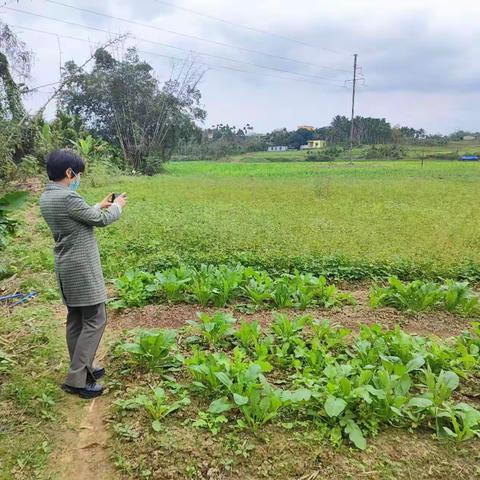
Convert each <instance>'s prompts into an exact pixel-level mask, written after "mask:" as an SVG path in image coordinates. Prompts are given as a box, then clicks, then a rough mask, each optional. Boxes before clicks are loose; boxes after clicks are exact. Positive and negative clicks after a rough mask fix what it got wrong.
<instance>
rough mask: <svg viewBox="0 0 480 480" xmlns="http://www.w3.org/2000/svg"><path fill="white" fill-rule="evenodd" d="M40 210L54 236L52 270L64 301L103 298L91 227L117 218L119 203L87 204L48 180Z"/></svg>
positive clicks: (88, 301) (77, 303) (79, 303)
mask: <svg viewBox="0 0 480 480" xmlns="http://www.w3.org/2000/svg"><path fill="white" fill-rule="evenodd" d="M40 210H41V212H42V215H43V217H44V218H45V221H46V222H47V224H48V226H49V227H50V230H51V231H52V234H53V238H54V240H55V246H54V247H53V253H54V256H55V273H56V275H57V281H58V285H59V287H60V292H61V294H62V298H63V301H64V303H65V304H66V305H69V306H71V307H83V306H87V305H96V304H98V303H103V302H105V301H106V299H107V292H106V289H105V282H104V279H103V273H102V265H101V263H100V255H99V252H98V246H97V241H96V239H95V234H94V231H93V227H105V226H107V225H109V224H110V223H113V222H114V221H115V220H118V219H119V218H120V214H121V211H122V208H121V206H120V205H117V204H113V205H112V206H111V207H109V208H106V209H100V206H98V205H96V206H94V207H91V206H90V205H88V204H87V203H86V202H85V200H84V199H83V198H82V197H81V196H80V195H79V194H78V193H76V192H73V191H71V190H70V189H68V188H67V187H64V186H62V185H59V184H57V183H54V182H50V183H49V184H48V185H47V186H46V188H45V191H44V192H43V193H42V195H41V196H40Z"/></svg>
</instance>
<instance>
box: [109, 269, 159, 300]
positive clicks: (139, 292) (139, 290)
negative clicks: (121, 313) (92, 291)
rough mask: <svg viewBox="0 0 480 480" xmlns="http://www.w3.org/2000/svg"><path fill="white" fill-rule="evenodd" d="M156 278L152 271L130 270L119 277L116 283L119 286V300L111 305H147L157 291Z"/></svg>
mask: <svg viewBox="0 0 480 480" xmlns="http://www.w3.org/2000/svg"><path fill="white" fill-rule="evenodd" d="M154 278H155V277H154V276H153V275H151V274H150V273H147V272H141V271H128V272H127V273H125V275H122V276H121V277H119V278H117V279H116V280H115V281H114V285H115V287H116V288H117V292H118V297H119V300H116V301H114V302H111V306H112V307H114V308H124V307H141V306H143V305H146V304H147V303H148V302H149V301H150V300H151V299H152V298H153V297H154V296H155V294H156V293H157V287H156V285H155V284H154Z"/></svg>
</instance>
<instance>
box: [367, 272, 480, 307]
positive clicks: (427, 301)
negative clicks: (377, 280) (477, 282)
mask: <svg viewBox="0 0 480 480" xmlns="http://www.w3.org/2000/svg"><path fill="white" fill-rule="evenodd" d="M388 283H389V285H388V286H387V287H379V286H378V285H375V286H373V287H372V289H371V291H370V305H371V306H372V308H377V307H381V306H386V307H393V308H396V309H398V310H407V311H411V312H420V311H424V310H433V309H443V310H447V311H449V312H456V313H460V314H462V315H478V314H479V313H480V307H479V300H478V297H477V296H476V295H474V293H473V292H472V290H471V289H470V287H469V286H468V283H467V282H455V281H453V280H446V282H445V283H444V284H443V285H441V284H438V283H435V282H424V281H422V280H414V281H413V282H410V283H406V284H405V283H402V282H401V281H400V280H399V279H398V278H396V277H390V278H389V279H388Z"/></svg>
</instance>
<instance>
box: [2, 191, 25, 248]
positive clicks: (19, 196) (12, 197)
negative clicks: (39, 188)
mask: <svg viewBox="0 0 480 480" xmlns="http://www.w3.org/2000/svg"><path fill="white" fill-rule="evenodd" d="M27 198H28V192H10V193H6V194H5V195H3V196H2V197H0V249H2V248H4V247H5V245H6V243H7V238H8V237H9V236H10V235H13V234H14V233H15V230H16V228H17V225H18V221H17V220H15V219H13V218H12V217H11V214H12V213H13V212H15V211H16V210H18V209H19V208H20V207H21V206H22V205H23V204H24V203H25V202H26V200H27Z"/></svg>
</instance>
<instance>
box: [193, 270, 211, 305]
mask: <svg viewBox="0 0 480 480" xmlns="http://www.w3.org/2000/svg"><path fill="white" fill-rule="evenodd" d="M215 273H216V270H215V267H213V265H201V266H200V268H199V269H194V274H193V281H192V284H191V293H192V296H193V298H194V299H195V300H197V302H198V303H199V304H200V305H202V306H204V307H206V306H207V305H208V304H209V303H210V302H211V301H212V300H213V298H214V291H213V290H214V288H215V286H214V285H215V283H214V277H215Z"/></svg>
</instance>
